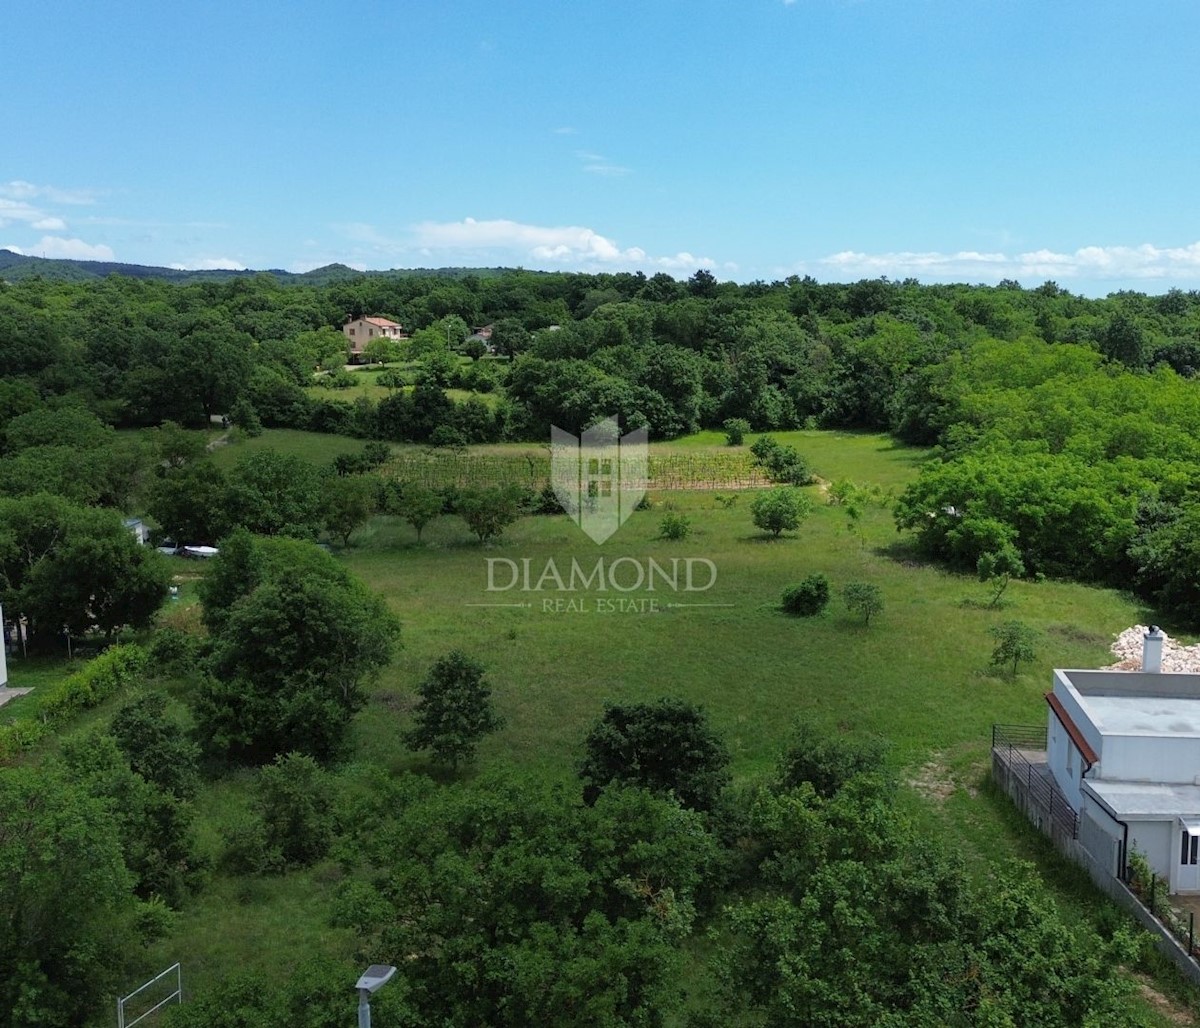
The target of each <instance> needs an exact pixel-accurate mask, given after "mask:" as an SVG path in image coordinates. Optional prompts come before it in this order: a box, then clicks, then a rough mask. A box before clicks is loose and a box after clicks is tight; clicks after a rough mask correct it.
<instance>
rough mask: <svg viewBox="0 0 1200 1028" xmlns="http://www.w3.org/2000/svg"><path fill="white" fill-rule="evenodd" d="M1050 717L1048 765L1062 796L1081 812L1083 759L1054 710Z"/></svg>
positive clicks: (1049, 713)
mask: <svg viewBox="0 0 1200 1028" xmlns="http://www.w3.org/2000/svg"><path fill="white" fill-rule="evenodd" d="M1048 717H1049V719H1050V720H1049V725H1048V730H1047V732H1046V740H1047V742H1046V763H1047V764H1048V765H1049V767H1050V774H1051V775H1052V776H1053V777H1054V781H1055V782H1056V783H1057V784H1058V787H1059V789H1061V790H1062V794H1063V795H1064V796H1066V798H1067V802H1069V803H1070V804H1071V806H1072V807H1074V808H1075V809H1076V810H1079V809H1081V807H1082V803H1083V798H1082V796H1081V794H1080V792H1079V773H1080V770H1081V769H1082V767H1083V758H1082V757H1081V756H1080V754H1079V751H1078V750H1077V749H1076V748H1075V744H1074V743H1072V742H1071V737H1070V736H1069V735H1067V730H1066V729H1065V728H1063V726H1062V722H1061V721H1059V720H1058V716H1057V715H1056V714H1055V713H1054V711H1053V710H1051V711H1049V712H1048ZM1068 756H1069V757H1070V764H1071V767H1070V770H1068V768H1067V763H1068Z"/></svg>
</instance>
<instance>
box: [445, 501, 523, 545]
mask: <svg viewBox="0 0 1200 1028" xmlns="http://www.w3.org/2000/svg"><path fill="white" fill-rule="evenodd" d="M456 510H457V513H458V516H459V517H460V518H462V519H463V521H465V522H466V523H467V527H468V528H469V529H470V530H471V531H472V532H474V533H475V535H476V536H478V538H479V541H480V542H481V543H486V542H487V541H488V540H489V539H495V538H498V537H499V536H501V535H503V534H504V530H505V529H506V528H507V527H508V526H509V525H511V524H512V523H513V522H514V521H516V520H517V518H519V517H520V516H521V504H520V500H519V498H518V497H517V496H516V495H515V494H514V492H513V491H512V490H510V489H500V488H492V489H479V490H472V491H470V492H464V493H463V494H462V495H461V496H460V497H459V498H458V503H457V504H456Z"/></svg>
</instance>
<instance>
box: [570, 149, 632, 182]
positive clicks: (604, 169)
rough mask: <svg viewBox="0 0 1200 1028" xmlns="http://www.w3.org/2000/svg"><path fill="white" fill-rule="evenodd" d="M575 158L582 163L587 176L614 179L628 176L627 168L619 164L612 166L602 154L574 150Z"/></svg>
mask: <svg viewBox="0 0 1200 1028" xmlns="http://www.w3.org/2000/svg"><path fill="white" fill-rule="evenodd" d="M575 156H576V157H578V158H579V160H580V161H581V162H582V164H583V170H584V171H586V172H587V173H588V174H589V175H605V176H609V177H613V178H615V177H618V176H620V175H628V174H629V169H628V168H626V167H625V166H624V165H621V164H614V163H613V162H612V161H610V160H609V159H608V158H607V157H605V156H604V155H603V154H598V153H593V152H592V151H590V150H576V151H575Z"/></svg>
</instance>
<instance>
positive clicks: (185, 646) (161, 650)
mask: <svg viewBox="0 0 1200 1028" xmlns="http://www.w3.org/2000/svg"><path fill="white" fill-rule="evenodd" d="M199 654H200V640H199V639H197V638H196V637H195V636H194V635H189V634H188V633H187V632H181V631H180V630H179V629H178V628H170V627H167V628H160V629H159V630H158V631H157V632H155V633H154V637H153V638H152V639H151V640H150V645H149V646H148V647H147V648H146V655H147V658H148V663H149V665H150V667H152V668H154V670H155V671H156V672H158V673H164V674H168V675H182V674H186V673H188V672H189V671H191V670H193V668H194V667H195V665H196V661H197V659H198V657H199Z"/></svg>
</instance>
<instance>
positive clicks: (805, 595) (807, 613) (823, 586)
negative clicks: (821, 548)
mask: <svg viewBox="0 0 1200 1028" xmlns="http://www.w3.org/2000/svg"><path fill="white" fill-rule="evenodd" d="M828 604H829V579H828V578H826V577H825V576H824V575H822V574H821V573H820V572H818V573H816V574H812V575H809V576H808V577H807V578H806V579H804V581H803V582H801V583H800V584H799V585H794V586H792V587H791V588H790V589H785V590H784V591H783V609H784V611H785V612H786V613H788V614H795V615H797V616H799V617H814V616H815V615H817V614H820V613H821V611H823V610H824V609H825V607H826V606H827V605H828Z"/></svg>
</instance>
